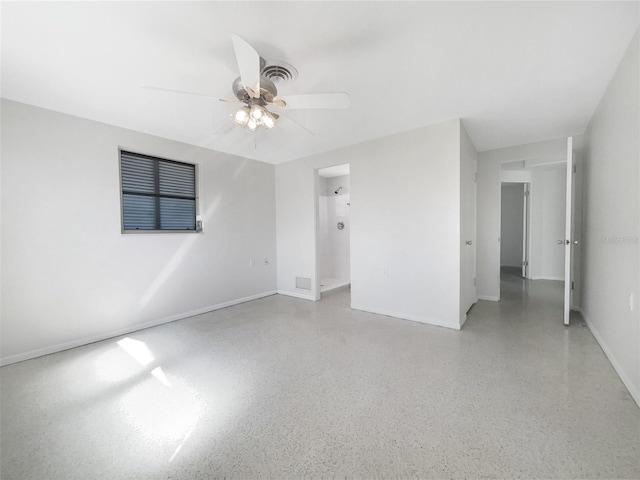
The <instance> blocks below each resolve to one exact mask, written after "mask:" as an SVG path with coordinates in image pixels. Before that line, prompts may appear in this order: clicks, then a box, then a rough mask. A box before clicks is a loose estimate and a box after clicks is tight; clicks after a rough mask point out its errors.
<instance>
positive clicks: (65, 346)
mask: <svg viewBox="0 0 640 480" xmlns="http://www.w3.org/2000/svg"><path fill="white" fill-rule="evenodd" d="M275 294H276V291H275V290H272V291H269V292H263V293H258V294H255V295H249V296H248V297H242V298H238V299H236V300H231V301H228V302H223V303H218V304H217V305H211V306H209V307H203V308H198V309H196V310H191V311H189V312H184V313H178V314H176V315H170V316H168V317H163V318H159V319H157V320H153V321H151V322H147V323H143V324H140V325H131V326H128V327H125V328H121V329H118V330H112V331H109V332H105V333H101V334H98V335H91V336H88V337H83V338H78V339H75V340H71V341H69V342H64V343H58V344H56V345H51V346H48V347H43V348H38V349H35V350H30V351H28V352H24V353H18V354H16V355H10V356H8V357H3V358H0V367H3V366H5V365H10V364H12V363H17V362H23V361H25V360H30V359H32V358H37V357H42V356H44V355H50V354H52V353H57V352H62V351H63V350H69V349H70V348H76V347H81V346H83V345H87V344H89V343H95V342H100V341H102V340H107V339H109V338H113V337H119V336H120V335H127V334H129V333H133V332H137V331H139V330H144V329H146V328H151V327H157V326H158V325H162V324H165V323H170V322H175V321H176V320H182V319H184V318H189V317H193V316H195V315H201V314H203V313H208V312H213V311H215V310H220V309H221V308H227V307H231V306H233V305H238V304H240V303H245V302H250V301H251V300H257V299H259V298H264V297H269V296H271V295H275Z"/></svg>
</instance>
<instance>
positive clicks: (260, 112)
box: [231, 104, 280, 132]
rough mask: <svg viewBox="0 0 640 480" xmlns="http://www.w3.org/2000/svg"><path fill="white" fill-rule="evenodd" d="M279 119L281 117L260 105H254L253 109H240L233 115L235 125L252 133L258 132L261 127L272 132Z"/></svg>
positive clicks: (246, 107)
mask: <svg viewBox="0 0 640 480" xmlns="http://www.w3.org/2000/svg"><path fill="white" fill-rule="evenodd" d="M278 118H280V115H278V114H277V113H273V112H270V111H269V110H267V109H266V108H265V107H263V106H262V105H258V104H254V105H252V106H251V107H248V106H245V107H240V108H239V109H238V110H236V111H235V112H233V113H232V114H231V119H232V120H233V123H235V124H236V125H239V126H241V127H244V128H246V129H247V130H249V131H250V132H256V131H257V130H258V128H260V127H263V128H265V129H267V130H270V129H272V128H273V127H274V126H275V124H276V121H277V120H278Z"/></svg>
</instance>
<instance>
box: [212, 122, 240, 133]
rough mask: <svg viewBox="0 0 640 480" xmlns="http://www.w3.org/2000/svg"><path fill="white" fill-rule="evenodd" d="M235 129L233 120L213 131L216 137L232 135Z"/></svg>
mask: <svg viewBox="0 0 640 480" xmlns="http://www.w3.org/2000/svg"><path fill="white" fill-rule="evenodd" d="M234 127H235V124H234V123H233V122H232V121H231V119H228V120H226V121H225V122H224V123H222V124H221V125H220V126H219V127H218V128H216V129H215V130H214V131H213V134H214V135H226V134H227V133H230V132H231V131H232V130H233V129H234Z"/></svg>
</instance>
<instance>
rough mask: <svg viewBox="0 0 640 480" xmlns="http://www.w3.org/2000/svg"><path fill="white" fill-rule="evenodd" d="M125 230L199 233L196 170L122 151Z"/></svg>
mask: <svg viewBox="0 0 640 480" xmlns="http://www.w3.org/2000/svg"><path fill="white" fill-rule="evenodd" d="M120 175H121V180H122V223H123V229H124V230H195V229H196V167H195V165H191V164H189V163H181V162H176V161H173V160H164V159H161V158H156V157H151V156H147V155H140V154H137V153H131V152H125V151H121V152H120Z"/></svg>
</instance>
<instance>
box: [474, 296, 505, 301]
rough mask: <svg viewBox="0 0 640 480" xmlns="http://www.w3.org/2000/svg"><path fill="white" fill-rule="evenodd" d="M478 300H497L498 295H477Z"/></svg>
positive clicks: (498, 298)
mask: <svg viewBox="0 0 640 480" xmlns="http://www.w3.org/2000/svg"><path fill="white" fill-rule="evenodd" d="M478 300H489V301H490V302H499V301H500V297H494V296H493V295H478Z"/></svg>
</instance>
